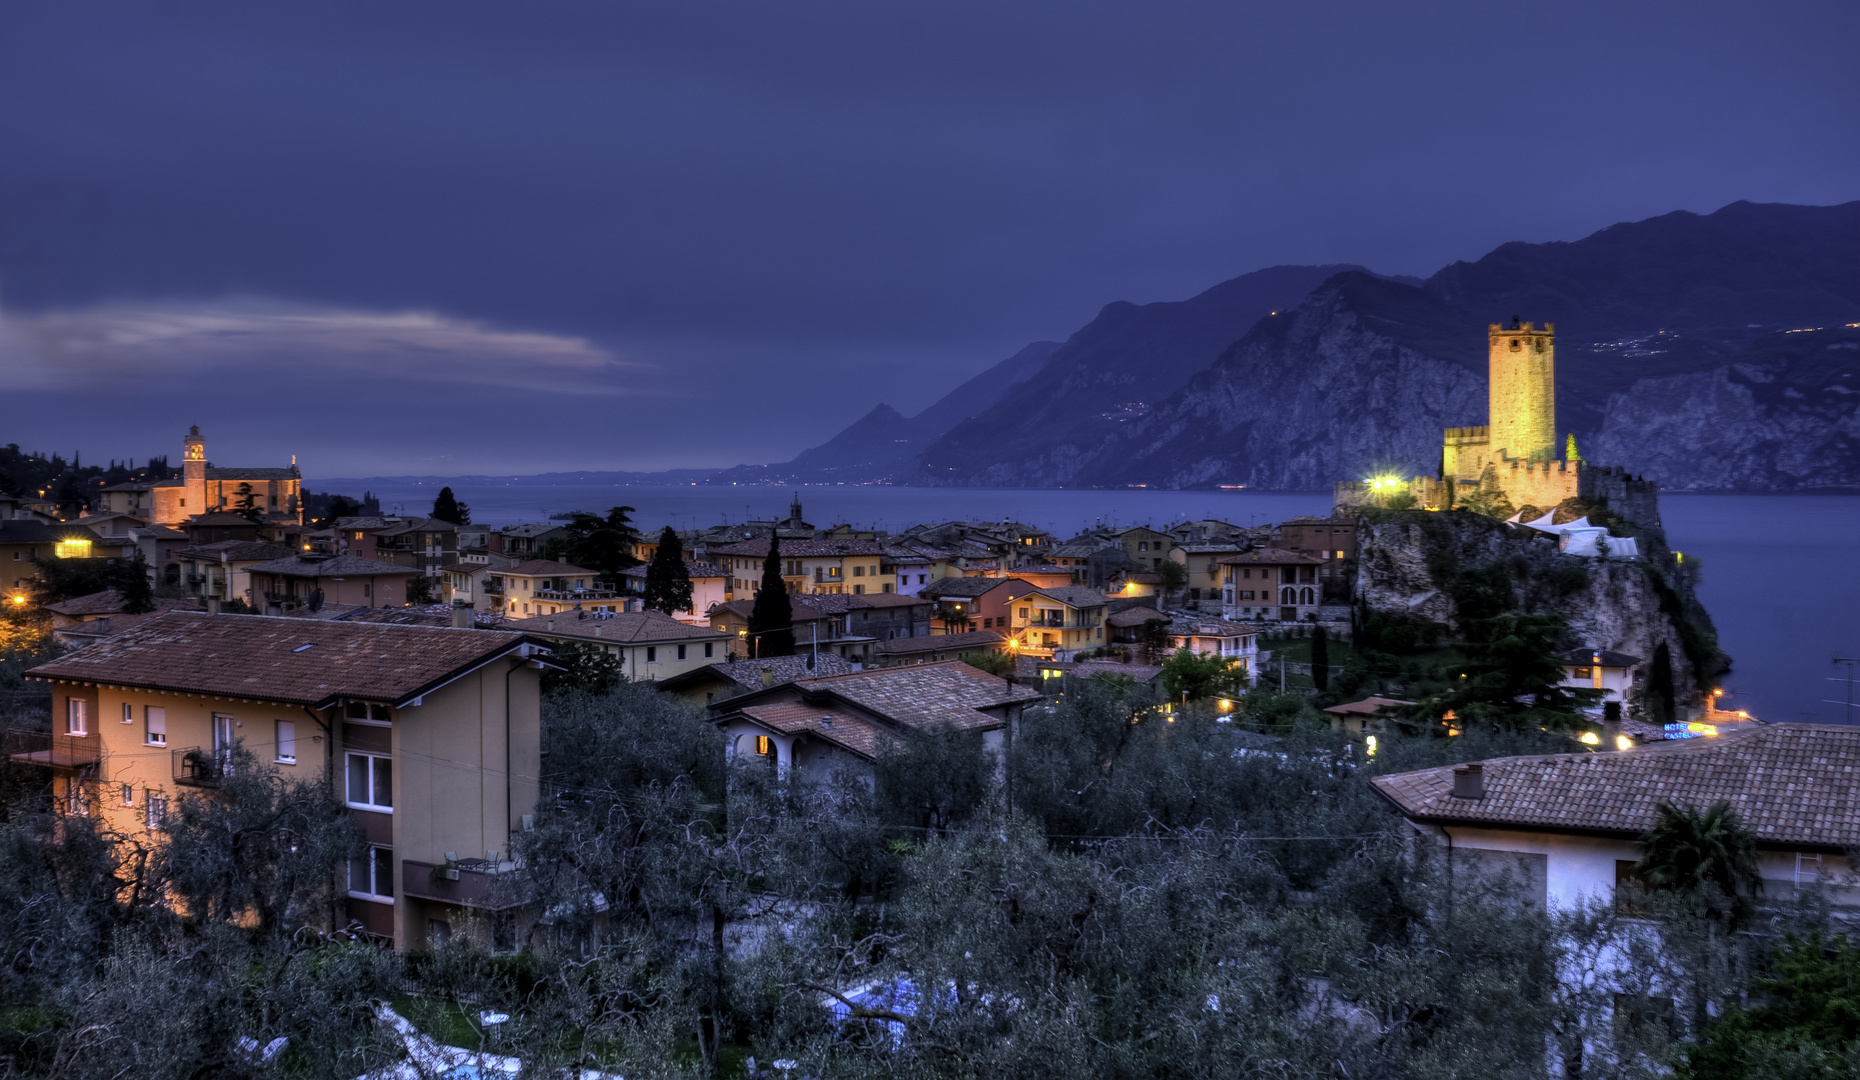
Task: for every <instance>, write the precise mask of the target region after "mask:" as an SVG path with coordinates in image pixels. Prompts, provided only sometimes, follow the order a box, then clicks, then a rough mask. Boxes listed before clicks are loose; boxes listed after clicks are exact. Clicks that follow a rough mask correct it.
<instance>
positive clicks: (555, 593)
mask: <svg viewBox="0 0 1860 1080" xmlns="http://www.w3.org/2000/svg"><path fill="white" fill-rule="evenodd" d="M619 595H620V594H619V593H617V592H614V591H613V590H611V589H572V590H571V589H537V590H536V593H535V597H534V598H535V599H537V600H556V601H560V602H563V603H570V604H573V603H582V602H585V601H589V600H613V599H615V598H617V597H618V596H619Z"/></svg>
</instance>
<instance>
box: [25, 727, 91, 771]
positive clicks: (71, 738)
mask: <svg viewBox="0 0 1860 1080" xmlns="http://www.w3.org/2000/svg"><path fill="white" fill-rule="evenodd" d="M102 741H103V740H101V739H99V738H98V737H97V736H95V735H59V734H54V733H52V732H49V731H8V732H6V733H5V738H4V742H5V747H6V757H7V760H8V761H14V762H18V763H19V764H21V765H44V766H46V767H48V768H53V769H82V768H85V767H87V766H91V765H95V764H97V762H98V760H99V759H100V758H101V757H102Z"/></svg>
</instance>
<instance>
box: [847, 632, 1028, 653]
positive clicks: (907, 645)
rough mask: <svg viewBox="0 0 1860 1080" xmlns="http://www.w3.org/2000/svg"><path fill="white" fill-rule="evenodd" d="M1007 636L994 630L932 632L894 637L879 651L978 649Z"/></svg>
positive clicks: (909, 651)
mask: <svg viewBox="0 0 1860 1080" xmlns="http://www.w3.org/2000/svg"><path fill="white" fill-rule="evenodd" d="M1006 640H1007V638H1005V637H1002V636H1001V635H1000V634H997V633H995V632H994V631H993V630H970V631H968V632H967V633H963V634H931V635H928V636H926V637H901V638H892V639H891V640H890V641H881V642H879V643H878V651H879V652H880V653H883V654H884V655H886V656H908V655H910V654H911V653H920V652H921V653H933V652H942V651H944V650H954V649H977V648H981V647H983V646H988V645H999V644H1001V643H1002V642H1004V641H1006Z"/></svg>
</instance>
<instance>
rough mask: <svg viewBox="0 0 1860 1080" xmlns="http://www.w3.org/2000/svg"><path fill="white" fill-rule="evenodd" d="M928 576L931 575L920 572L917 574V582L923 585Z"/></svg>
mask: <svg viewBox="0 0 1860 1080" xmlns="http://www.w3.org/2000/svg"><path fill="white" fill-rule="evenodd" d="M928 577H929V575H928V574H918V575H917V584H919V585H922V584H923V583H924V581H925V579H927V578H928Z"/></svg>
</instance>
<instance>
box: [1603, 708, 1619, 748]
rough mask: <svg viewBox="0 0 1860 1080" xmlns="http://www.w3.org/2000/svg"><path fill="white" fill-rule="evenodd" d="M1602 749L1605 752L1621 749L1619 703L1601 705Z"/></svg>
mask: <svg viewBox="0 0 1860 1080" xmlns="http://www.w3.org/2000/svg"><path fill="white" fill-rule="evenodd" d="M1602 747H1603V748H1604V749H1607V750H1618V749H1620V748H1621V703H1620V702H1619V701H1605V702H1603V703H1602Z"/></svg>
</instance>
